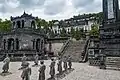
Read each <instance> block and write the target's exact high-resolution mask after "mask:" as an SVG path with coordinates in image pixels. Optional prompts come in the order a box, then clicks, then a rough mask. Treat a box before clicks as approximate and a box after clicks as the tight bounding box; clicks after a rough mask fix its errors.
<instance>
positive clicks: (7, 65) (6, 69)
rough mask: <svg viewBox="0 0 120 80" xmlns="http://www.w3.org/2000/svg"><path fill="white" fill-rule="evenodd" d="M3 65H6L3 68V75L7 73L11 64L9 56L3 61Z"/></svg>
mask: <svg viewBox="0 0 120 80" xmlns="http://www.w3.org/2000/svg"><path fill="white" fill-rule="evenodd" d="M3 63H4V65H3V68H2V69H3V73H7V72H8V70H9V63H10V58H9V56H8V54H7V55H6V58H5V59H4V60H3Z"/></svg>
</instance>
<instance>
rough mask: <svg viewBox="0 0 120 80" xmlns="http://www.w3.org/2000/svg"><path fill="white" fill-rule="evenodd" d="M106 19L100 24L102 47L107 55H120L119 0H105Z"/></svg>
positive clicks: (104, 11)
mask: <svg viewBox="0 0 120 80" xmlns="http://www.w3.org/2000/svg"><path fill="white" fill-rule="evenodd" d="M103 13H104V14H103V15H104V21H103V24H102V25H101V26H100V47H103V48H105V49H104V50H102V52H103V53H104V54H105V55H106V56H112V57H113V56H120V17H119V14H120V13H119V2H118V0H103Z"/></svg>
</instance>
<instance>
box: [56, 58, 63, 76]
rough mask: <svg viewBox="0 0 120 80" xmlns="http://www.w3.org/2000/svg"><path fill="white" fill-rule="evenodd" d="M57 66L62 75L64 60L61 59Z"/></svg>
mask: <svg viewBox="0 0 120 80" xmlns="http://www.w3.org/2000/svg"><path fill="white" fill-rule="evenodd" d="M57 65H58V71H59V74H61V73H62V60H61V59H60V58H59V60H58V63H57Z"/></svg>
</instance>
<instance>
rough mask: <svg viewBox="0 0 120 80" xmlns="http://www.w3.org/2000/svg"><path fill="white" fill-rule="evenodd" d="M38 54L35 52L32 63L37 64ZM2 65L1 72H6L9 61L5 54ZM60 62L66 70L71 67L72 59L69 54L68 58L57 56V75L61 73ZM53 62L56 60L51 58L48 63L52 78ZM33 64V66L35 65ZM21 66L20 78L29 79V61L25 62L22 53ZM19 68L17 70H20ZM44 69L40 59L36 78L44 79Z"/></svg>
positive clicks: (53, 71)
mask: <svg viewBox="0 0 120 80" xmlns="http://www.w3.org/2000/svg"><path fill="white" fill-rule="evenodd" d="M38 58H39V57H38V55H37V54H36V55H35V57H34V63H35V65H38V62H39V60H38ZM3 62H4V65H3V73H7V72H8V70H9V63H10V58H9V56H8V55H7V56H6V58H5V59H4V61H3ZM62 62H63V63H64V64H63V67H64V70H65V71H67V70H68V69H71V66H72V61H71V57H70V56H69V57H68V58H67V57H66V56H65V57H64V58H63V59H61V58H58V63H57V70H58V72H59V75H61V74H62V73H63V68H62ZM55 63H56V60H54V59H53V58H52V59H51V64H50V66H49V67H50V72H49V74H50V75H51V79H54V77H55ZM35 65H34V66H35ZM21 66H22V67H21V68H20V69H22V70H23V71H22V74H21V78H22V80H30V75H31V68H30V67H29V63H28V62H27V57H26V56H25V55H24V56H23V57H22V64H21ZM68 66H69V68H68ZM20 69H19V70H20ZM45 70H46V65H45V64H44V61H43V60H42V61H40V68H39V70H38V71H39V79H38V80H45Z"/></svg>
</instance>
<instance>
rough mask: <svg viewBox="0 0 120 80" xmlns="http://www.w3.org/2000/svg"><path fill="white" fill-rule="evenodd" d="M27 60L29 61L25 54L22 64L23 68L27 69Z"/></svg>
mask: <svg viewBox="0 0 120 80" xmlns="http://www.w3.org/2000/svg"><path fill="white" fill-rule="evenodd" d="M26 60H27V57H26V56H25V54H23V57H22V64H21V66H22V68H24V67H26V63H27V62H26Z"/></svg>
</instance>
